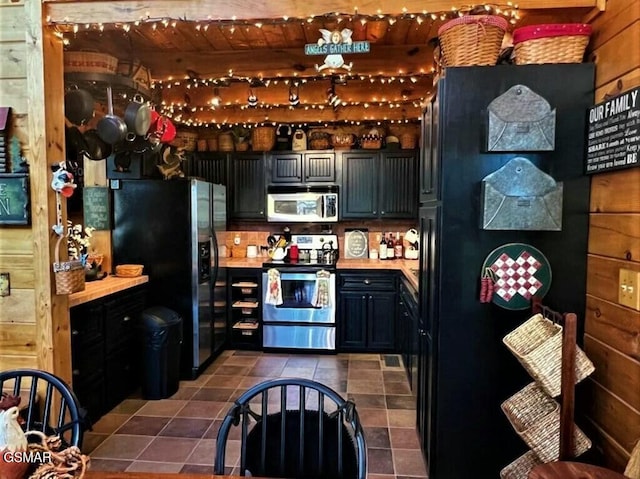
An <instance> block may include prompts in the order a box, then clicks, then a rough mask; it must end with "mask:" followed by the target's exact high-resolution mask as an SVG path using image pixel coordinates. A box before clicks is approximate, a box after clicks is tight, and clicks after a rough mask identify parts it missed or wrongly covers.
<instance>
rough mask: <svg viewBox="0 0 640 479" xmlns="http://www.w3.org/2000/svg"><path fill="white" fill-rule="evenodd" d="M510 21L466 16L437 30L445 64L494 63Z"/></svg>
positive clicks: (496, 17)
mask: <svg viewBox="0 0 640 479" xmlns="http://www.w3.org/2000/svg"><path fill="white" fill-rule="evenodd" d="M508 25H509V23H508V22H507V20H505V19H504V18H503V17H500V16H497V15H463V16H461V17H459V18H456V19H454V20H450V21H448V22H447V23H445V24H444V25H442V26H441V27H440V29H439V30H438V38H439V40H440V61H441V62H442V66H444V67H447V66H449V67H452V66H470V65H495V64H496V62H497V61H498V56H499V55H500V47H501V46H502V38H503V37H504V34H505V32H506V30H507V26H508Z"/></svg>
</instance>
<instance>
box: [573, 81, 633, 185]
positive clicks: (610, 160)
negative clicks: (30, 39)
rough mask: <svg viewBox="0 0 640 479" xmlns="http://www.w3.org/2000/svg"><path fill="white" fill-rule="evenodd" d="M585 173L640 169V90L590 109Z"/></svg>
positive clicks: (631, 91)
mask: <svg viewBox="0 0 640 479" xmlns="http://www.w3.org/2000/svg"><path fill="white" fill-rule="evenodd" d="M586 158H587V162H586V165H585V173H586V174H592V173H600V172H603V171H610V170H619V169H621V168H631V167H634V166H640V88H635V89H633V90H630V91H628V92H626V93H623V94H621V95H618V96H616V97H614V98H611V99H609V100H607V101H604V102H602V103H599V104H597V105H595V106H594V107H592V108H590V109H589V129H588V136H587V155H586Z"/></svg>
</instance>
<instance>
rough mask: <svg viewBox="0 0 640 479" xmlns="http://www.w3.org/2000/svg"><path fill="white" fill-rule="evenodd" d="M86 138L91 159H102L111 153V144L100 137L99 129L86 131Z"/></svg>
mask: <svg viewBox="0 0 640 479" xmlns="http://www.w3.org/2000/svg"><path fill="white" fill-rule="evenodd" d="M84 139H85V142H86V144H87V153H88V154H89V158H90V159H92V160H94V161H100V160H104V159H106V158H107V157H108V156H109V155H111V151H112V148H111V145H110V144H109V143H107V142H106V141H104V140H103V139H102V138H100V135H98V131H97V130H95V129H91V130H87V131H85V132H84Z"/></svg>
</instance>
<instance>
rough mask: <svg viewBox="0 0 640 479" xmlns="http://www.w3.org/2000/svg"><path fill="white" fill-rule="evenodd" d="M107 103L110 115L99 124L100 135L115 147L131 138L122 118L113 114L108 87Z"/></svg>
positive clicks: (108, 88) (111, 99)
mask: <svg viewBox="0 0 640 479" xmlns="http://www.w3.org/2000/svg"><path fill="white" fill-rule="evenodd" d="M107 102H108V106H109V113H108V114H107V115H105V116H104V117H102V118H101V119H100V121H99V122H98V135H100V138H102V139H103V140H104V141H106V142H107V143H109V144H110V145H115V144H116V143H120V142H121V141H123V140H125V139H129V138H128V137H127V124H126V123H125V122H124V120H123V119H122V118H120V117H119V116H116V115H114V114H113V98H112V93H111V87H110V86H108V87H107ZM134 137H135V135H131V140H133V138H134Z"/></svg>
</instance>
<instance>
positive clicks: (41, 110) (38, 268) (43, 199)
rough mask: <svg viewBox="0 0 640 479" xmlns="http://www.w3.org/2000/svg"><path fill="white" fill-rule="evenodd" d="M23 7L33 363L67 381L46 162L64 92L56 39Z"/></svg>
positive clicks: (38, 8)
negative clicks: (55, 292)
mask: <svg viewBox="0 0 640 479" xmlns="http://www.w3.org/2000/svg"><path fill="white" fill-rule="evenodd" d="M25 12H26V25H25V26H26V34H27V53H28V54H27V73H28V75H27V78H28V83H27V85H28V89H27V90H28V93H29V98H30V103H29V116H28V124H29V147H30V148H29V156H28V160H29V164H30V165H31V198H32V203H33V204H34V207H33V209H32V210H33V214H32V230H33V239H34V241H33V247H34V250H33V256H34V258H33V260H34V270H35V284H36V287H35V291H36V298H35V303H36V313H37V315H36V345H37V351H38V365H39V367H40V368H41V369H45V370H48V371H52V372H54V373H56V374H57V375H59V376H60V377H62V378H63V379H64V380H66V381H68V382H70V381H71V343H70V333H69V308H68V301H67V297H66V296H55V295H53V290H52V283H53V273H52V268H51V264H52V260H53V248H54V247H55V241H54V238H53V234H52V230H51V225H53V224H54V223H55V219H56V208H55V193H54V192H53V190H52V189H51V187H50V182H51V173H50V167H49V166H50V165H51V164H53V163H57V162H58V161H60V160H61V159H62V158H65V151H64V145H65V142H64V111H63V108H64V104H63V102H62V101H60V100H61V98H63V97H64V79H63V76H64V75H63V61H62V57H63V53H62V41H61V39H59V38H57V37H56V36H55V35H53V32H52V31H51V30H49V29H47V30H46V31H43V20H44V12H43V5H42V3H41V2H40V1H39V0H27V1H26V3H25ZM45 78H46V81H45ZM45 85H46V86H45ZM64 213H66V211H63V214H64ZM63 219H64V217H63Z"/></svg>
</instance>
